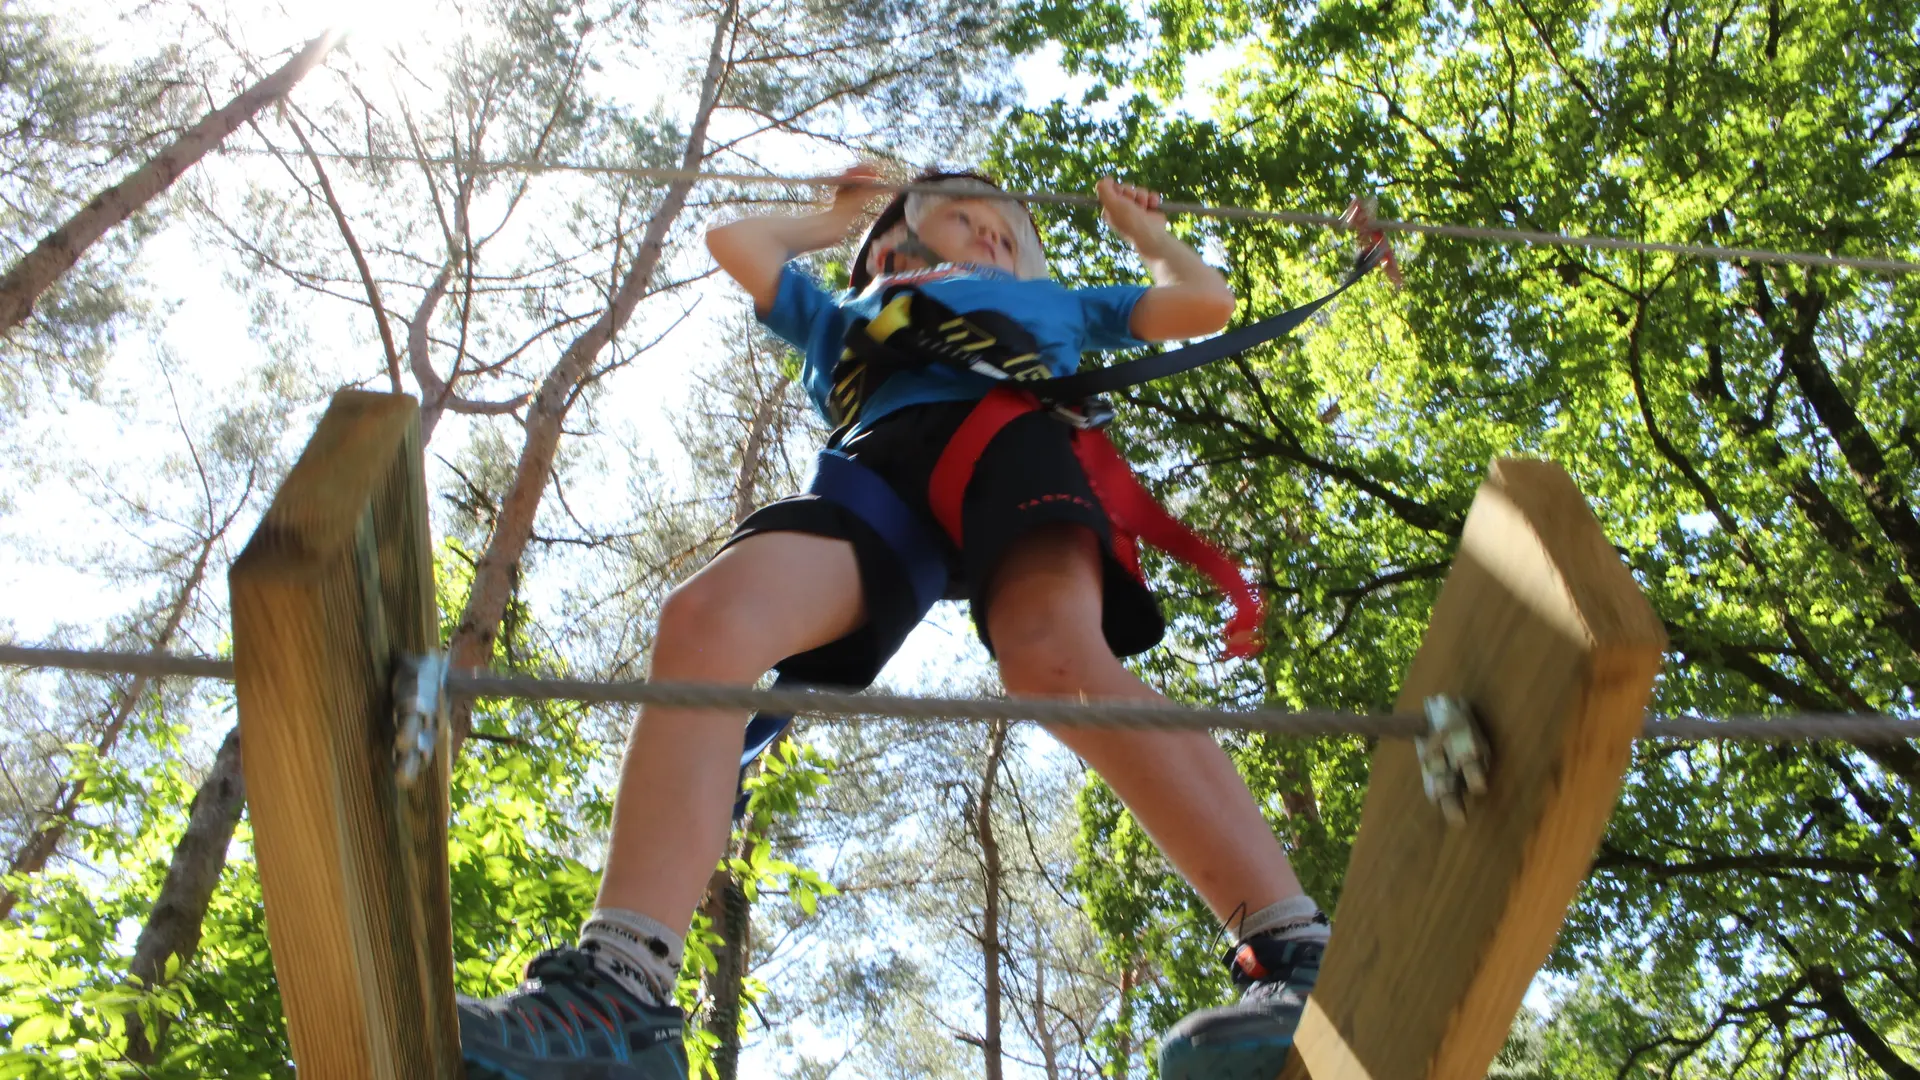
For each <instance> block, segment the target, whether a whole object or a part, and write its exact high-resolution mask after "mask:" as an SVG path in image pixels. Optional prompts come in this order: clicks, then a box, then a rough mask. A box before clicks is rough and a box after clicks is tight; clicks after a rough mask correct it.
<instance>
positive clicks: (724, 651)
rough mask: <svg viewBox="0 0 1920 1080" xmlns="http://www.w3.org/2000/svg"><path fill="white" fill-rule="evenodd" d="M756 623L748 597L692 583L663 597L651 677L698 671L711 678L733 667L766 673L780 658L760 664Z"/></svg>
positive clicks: (695, 580) (709, 583)
mask: <svg viewBox="0 0 1920 1080" xmlns="http://www.w3.org/2000/svg"><path fill="white" fill-rule="evenodd" d="M757 626H758V620H756V619H755V617H754V605H753V602H752V598H751V597H745V596H741V595H739V594H738V590H734V589H728V588H724V587H720V586H719V585H718V584H717V583H715V582H712V581H708V580H703V579H701V578H700V577H697V576H696V577H694V578H692V579H690V580H688V581H685V582H682V583H681V584H680V585H679V586H678V587H677V588H675V589H674V590H673V591H672V592H670V593H668V594H667V599H666V601H665V603H663V604H662V605H661V606H660V623H659V627H658V629H657V630H656V632H655V634H654V641H653V668H654V677H655V678H660V677H662V669H663V668H665V669H666V670H667V671H669V672H671V671H676V670H683V669H687V668H696V669H699V670H700V671H702V672H714V671H716V670H719V669H731V668H733V667H743V668H752V667H754V666H755V665H756V664H757V665H758V668H757V671H756V674H757V672H758V671H764V670H766V669H767V667H769V666H771V665H772V664H774V663H775V662H777V661H779V660H780V659H781V658H780V657H778V656H775V657H772V658H771V659H764V658H763V657H762V656H761V655H760V654H761V653H762V652H763V651H764V649H763V648H762V647H760V643H759V641H758V640H757V639H758V637H759V636H761V635H758V634H756V629H757Z"/></svg>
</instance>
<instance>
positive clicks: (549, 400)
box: [448, 0, 739, 756]
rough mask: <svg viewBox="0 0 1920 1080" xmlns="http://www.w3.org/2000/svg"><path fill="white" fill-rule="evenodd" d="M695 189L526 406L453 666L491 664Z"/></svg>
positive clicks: (673, 194)
mask: <svg viewBox="0 0 1920 1080" xmlns="http://www.w3.org/2000/svg"><path fill="white" fill-rule="evenodd" d="M738 10H739V4H738V0H729V2H728V4H727V5H726V7H725V8H724V9H722V11H721V13H720V16H719V18H718V19H717V20H716V21H715V23H714V30H713V44H712V47H711V49H710V50H709V52H708V54H707V70H706V77H705V79H704V80H703V81H702V82H701V85H700V103H699V106H698V107H697V108H696V109H695V110H694V116H693V125H692V128H691V130H690V131H689V132H688V134H687V147H686V152H685V153H684V154H682V155H681V167H682V168H683V169H685V170H687V171H688V172H692V171H694V170H696V169H698V168H699V166H700V162H701V160H702V159H703V158H704V157H705V153H706V142H707V124H708V121H709V120H711V119H712V116H713V109H714V104H715V102H716V101H717V100H718V98H719V94H720V82H721V75H722V74H723V73H724V71H725V67H726V64H725V61H726V46H727V42H728V40H729V38H730V37H731V32H732V28H733V21H734V15H735V13H736V12H737V11H738ZM691 188H692V183H691V182H690V181H687V180H676V181H674V182H673V183H672V184H670V185H668V187H667V190H666V193H665V195H664V196H662V198H661V200H660V206H659V209H657V210H655V211H654V214H653V218H652V220H650V221H648V222H647V230H646V233H645V234H644V235H643V237H642V239H641V243H640V248H639V250H638V251H637V252H635V253H634V258H633V263H632V266H631V269H629V270H628V272H627V276H626V278H625V280H623V281H622V282H621V283H620V288H619V291H618V292H616V293H615V294H614V298H613V302H612V303H611V304H610V305H609V306H608V307H607V310H605V311H604V312H602V313H601V314H600V317H599V318H598V319H596V320H594V323H593V325H592V326H591V327H589V328H588V329H587V330H586V332H585V333H582V334H581V335H580V336H579V337H577V338H575V339H574V340H573V343H572V344H570V345H569V346H567V350H566V352H565V353H563V354H561V357H560V359H559V361H558V362H556V363H555V364H554V366H553V368H552V370H550V371H548V372H547V375H546V378H545V379H543V380H541V383H540V389H539V392H538V393H536V394H535V395H534V397H533V400H532V401H531V402H530V403H529V404H528V406H527V419H526V432H527V436H526V442H525V443H523V444H522V446H521V449H520V460H519V462H518V464H517V465H516V466H515V469H514V476H513V485H512V487H510V488H509V489H508V490H507V495H506V498H504V499H502V500H501V503H500V514H499V517H498V518H496V519H495V522H494V527H493V535H492V536H491V537H489V538H488V541H487V549H486V551H485V552H484V553H483V554H482V555H481V556H480V561H479V563H478V564H477V565H476V566H475V567H474V574H473V587H472V591H471V592H469V593H468V594H467V607H466V610H465V611H463V612H462V613H461V615H460V622H459V625H458V626H456V627H455V629H454V632H453V642H452V644H451V647H450V648H449V650H448V651H449V653H450V662H451V663H452V665H453V666H454V667H455V668H463V669H468V670H471V669H475V668H480V667H484V666H485V665H486V664H487V663H488V662H489V661H490V660H491V659H492V658H493V645H494V640H495V638H496V637H497V636H498V634H499V632H500V619H501V616H502V615H504V614H505V612H506V607H507V596H508V594H509V593H510V592H511V591H512V583H513V578H514V574H515V571H516V568H517V567H518V566H519V563H520V556H521V554H522V553H524V552H525V550H526V546H527V540H528V538H529V537H531V536H532V534H533V521H534V514H535V513H536V512H537V511H538V510H539V508H540V500H541V497H542V496H543V495H545V494H546V490H547V481H548V479H549V477H550V476H551V475H552V472H553V462H554V457H555V455H556V453H557V452H558V450H559V446H560V434H561V424H562V422H563V421H564V420H565V419H566V415H567V410H568V409H569V408H571V407H572V405H573V400H574V395H575V393H576V392H577V391H578V389H579V387H580V384H581V382H582V381H583V380H584V379H585V378H586V377H587V375H588V374H589V373H590V372H591V371H592V369H593V361H594V358H595V357H597V356H599V355H600V351H601V350H602V349H604V348H606V347H607V345H608V343H609V342H611V341H612V340H613V338H614V335H615V334H617V333H619V332H620V330H621V328H622V327H624V326H626V324H627V321H628V319H630V318H631V317H632V315H633V309H634V307H635V306H636V305H638V304H639V303H640V299H641V297H642V296H644V295H646V291H647V286H648V285H649V284H650V283H651V282H652V281H653V273H654V270H655V269H656V268H657V267H658V266H659V264H660V253H661V251H662V249H664V248H665V247H666V243H667V231H668V230H669V229H670V228H672V226H673V223H674V221H675V220H676V219H678V218H679V216H680V211H681V209H682V208H683V207H684V206H685V205H686V199H687V192H688V191H689V190H690V189H691ZM472 724H473V710H472V708H471V707H469V706H462V707H460V708H458V709H457V710H456V712H455V715H454V718H453V753H454V754H455V755H456V756H457V755H458V754H459V753H460V748H461V746H462V744H464V743H465V742H466V737H467V732H468V730H469V729H470V728H471V727H472Z"/></svg>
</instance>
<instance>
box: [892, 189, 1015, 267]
mask: <svg viewBox="0 0 1920 1080" xmlns="http://www.w3.org/2000/svg"><path fill="white" fill-rule="evenodd" d="M914 232H915V233H916V234H917V235H918V236H919V237H920V242H921V243H922V244H924V245H926V247H927V248H928V250H930V251H932V252H933V253H934V254H935V255H938V256H940V260H941V261H942V262H968V263H975V264H977V265H980V266H997V267H999V268H1000V269H1002V270H1008V271H1011V270H1014V269H1016V266H1017V264H1016V259H1017V257H1018V255H1019V249H1018V244H1019V241H1018V240H1016V239H1014V233H1013V230H1012V229H1010V228H1008V227H1007V219H1006V217H1005V216H1004V215H1002V214H1001V212H1000V209H999V208H998V207H996V206H995V205H994V204H993V203H991V202H989V201H987V200H985V199H953V200H950V201H948V202H943V203H941V204H940V205H939V206H936V207H934V208H933V210H932V211H930V212H929V213H928V214H927V215H926V216H925V217H924V218H922V219H921V221H920V224H919V226H918V227H916V228H915V229H914Z"/></svg>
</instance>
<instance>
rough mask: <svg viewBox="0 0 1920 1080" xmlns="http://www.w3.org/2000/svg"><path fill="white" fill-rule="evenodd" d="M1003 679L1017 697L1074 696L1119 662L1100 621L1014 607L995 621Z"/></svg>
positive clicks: (1074, 614) (1009, 606) (1034, 606)
mask: <svg viewBox="0 0 1920 1080" xmlns="http://www.w3.org/2000/svg"><path fill="white" fill-rule="evenodd" d="M990 633H991V636H992V638H993V652H994V656H995V658H996V659H998V660H999V662H1000V681H1001V682H1002V683H1004V684H1005V685H1006V688H1007V689H1008V690H1009V691H1011V692H1013V693H1016V694H1070V693H1073V692H1074V691H1076V690H1082V689H1085V688H1086V687H1087V686H1089V685H1091V684H1092V682H1093V681H1094V675H1095V672H1096V668H1097V667H1098V666H1099V665H1104V664H1111V663H1113V662H1114V659H1113V653H1112V651H1111V650H1109V649H1108V648H1107V643H1106V639H1105V638H1104V637H1102V636H1101V633H1100V627H1099V626H1098V624H1097V622H1096V623H1095V624H1093V625H1087V620H1086V619H1085V618H1084V617H1083V616H1082V615H1081V614H1080V613H1077V612H1074V611H1071V610H1067V609H1064V608H1062V607H1059V606H1053V607H1049V606H1046V605H1038V604H1024V603H1010V604H1007V605H1006V608H1005V610H1004V612H995V617H994V618H992V619H991V620H990Z"/></svg>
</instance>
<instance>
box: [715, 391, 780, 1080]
mask: <svg viewBox="0 0 1920 1080" xmlns="http://www.w3.org/2000/svg"><path fill="white" fill-rule="evenodd" d="M789 381H790V380H789V379H787V378H785V377H782V378H781V379H779V380H778V381H777V382H775V384H774V386H773V389H772V390H771V391H770V392H768V393H766V394H764V395H762V396H761V398H760V400H759V401H757V402H755V403H754V410H753V419H752V421H751V422H750V423H749V424H748V427H747V441H746V443H745V445H744V446H742V447H741V450H740V473H739V476H738V477H736V478H735V480H734V485H733V523H734V524H735V525H739V524H740V523H741V522H743V521H745V520H746V519H747V515H748V514H751V513H753V509H754V505H755V503H757V502H758V501H759V488H760V474H761V473H762V472H763V471H764V466H765V462H766V453H767V443H768V441H769V439H770V437H771V435H772V431H773V420H774V417H775V416H776V415H777V414H778V413H779V410H780V399H781V397H782V396H784V395H785V394H786V390H787V384H788V382H789ZM786 737H787V735H786V733H783V734H782V735H781V737H780V739H779V740H778V741H776V742H775V743H774V745H773V746H771V747H769V748H768V750H767V752H768V753H772V752H773V751H774V750H777V749H778V748H779V745H780V743H781V742H784V741H785V740H786ZM766 827H767V823H766V822H765V821H762V820H756V819H749V820H748V821H747V822H746V823H745V827H744V828H743V829H742V830H741V837H740V843H739V844H738V845H736V846H735V848H734V852H733V853H734V854H735V855H737V856H739V857H742V858H744V857H746V856H748V855H750V854H751V853H752V852H751V851H750V850H749V849H750V848H751V847H752V846H753V843H754V837H755V836H758V835H760V834H762V833H764V832H765V831H766ZM702 910H703V911H704V912H705V913H706V916H707V918H708V920H709V921H710V922H711V925H712V927H713V929H714V931H715V932H716V933H718V934H719V935H720V939H721V941H720V945H719V947H718V948H716V949H715V950H714V955H713V959H714V965H715V970H714V971H713V972H712V973H711V974H710V975H709V976H708V977H707V987H706V990H707V994H706V996H707V1001H708V1002H709V1008H708V1013H707V1031H708V1032H710V1033H711V1034H713V1035H715V1036H717V1037H718V1038H719V1040H720V1045H719V1046H718V1047H716V1048H715V1049H714V1051H713V1065H714V1071H715V1072H716V1073H717V1074H718V1076H719V1080H736V1078H737V1077H738V1075H739V1071H740V1020H741V1009H740V1004H741V1002H740V999H741V995H742V993H743V992H744V991H745V989H746V979H747V970H748V968H749V966H750V961H751V959H752V948H753V907H752V905H751V904H750V903H749V902H748V901H747V893H746V889H745V888H743V887H742V886H741V883H740V880H739V878H737V877H736V876H735V875H734V873H733V872H732V871H731V870H729V869H727V867H726V866H725V865H724V864H723V865H721V866H720V867H718V868H716V869H715V870H714V872H713V876H712V877H711V878H709V879H708V881H707V898H706V901H705V903H704V904H703V905H702Z"/></svg>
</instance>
